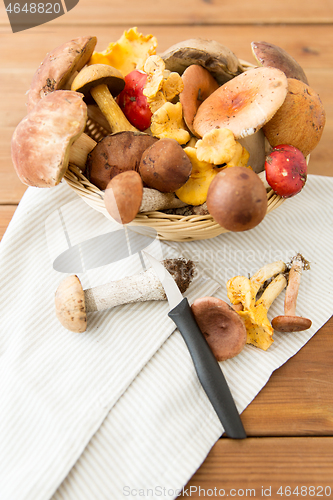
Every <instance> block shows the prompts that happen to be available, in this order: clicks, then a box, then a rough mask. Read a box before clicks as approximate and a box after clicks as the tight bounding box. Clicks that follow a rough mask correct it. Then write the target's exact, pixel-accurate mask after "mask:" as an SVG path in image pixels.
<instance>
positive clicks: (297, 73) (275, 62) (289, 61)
mask: <svg viewBox="0 0 333 500" xmlns="http://www.w3.org/2000/svg"><path fill="white" fill-rule="evenodd" d="M251 49H252V53H253V55H254V57H255V59H256V61H257V62H258V63H259V64H261V65H262V66H272V67H273V68H277V69H280V70H281V71H283V73H284V74H285V75H286V76H287V78H296V80H301V82H304V83H306V84H308V79H307V77H306V75H305V73H304V71H303V68H302V67H301V66H300V65H299V63H298V62H297V61H296V60H295V59H294V58H293V57H292V56H291V55H289V54H288V52H286V51H285V50H284V49H281V47H278V46H277V45H274V44H273V43H268V42H251Z"/></svg>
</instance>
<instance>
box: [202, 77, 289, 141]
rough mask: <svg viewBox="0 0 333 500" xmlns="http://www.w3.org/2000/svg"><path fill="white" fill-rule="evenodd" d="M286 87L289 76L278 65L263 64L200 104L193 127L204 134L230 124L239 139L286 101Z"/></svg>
mask: <svg viewBox="0 0 333 500" xmlns="http://www.w3.org/2000/svg"><path fill="white" fill-rule="evenodd" d="M287 87H288V80H287V77H286V75H285V74H284V73H283V72H282V71H280V70H279V69H276V68H268V67H267V68H264V67H263V68H255V69H250V70H248V71H245V72H244V73H242V74H241V75H238V76H236V77H235V78H233V79H232V80H230V81H229V82H227V83H225V84H224V85H222V86H221V87H219V88H218V89H217V90H215V92H213V93H212V94H211V95H210V96H209V97H208V98H207V99H206V100H205V101H204V102H203V103H202V104H201V106H200V107H199V109H198V112H197V114H196V116H195V118H194V122H193V128H194V130H195V132H196V133H197V134H198V135H199V136H201V137H202V136H204V135H205V134H206V133H207V132H209V131H210V130H212V129H214V128H228V129H229V130H231V131H232V132H233V134H234V136H235V138H236V139H238V138H240V137H246V136H248V135H252V134H254V133H255V132H256V131H257V130H259V129H260V128H261V127H263V125H264V124H265V123H267V122H268V121H269V120H270V119H271V118H272V116H273V115H274V114H275V113H276V111H277V110H278V109H279V108H280V106H281V105H282V104H283V101H284V100H285V98H286V95H287Z"/></svg>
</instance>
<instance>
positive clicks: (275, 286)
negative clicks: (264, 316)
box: [256, 274, 287, 311]
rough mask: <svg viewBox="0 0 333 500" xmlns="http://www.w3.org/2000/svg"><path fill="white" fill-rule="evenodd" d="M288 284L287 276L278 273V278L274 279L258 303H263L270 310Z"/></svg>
mask: <svg viewBox="0 0 333 500" xmlns="http://www.w3.org/2000/svg"><path fill="white" fill-rule="evenodd" d="M286 285H287V280H286V278H285V276H283V274H278V275H277V276H276V278H274V279H273V281H272V282H271V283H270V284H269V285H268V287H267V288H266V289H265V291H264V292H263V294H262V296H261V297H260V299H259V300H258V301H257V303H256V305H257V304H262V305H263V306H264V307H265V309H266V310H267V311H268V309H269V308H270V307H271V305H272V303H273V302H274V300H275V299H276V298H277V297H278V296H279V295H280V293H281V292H282V290H284V288H285V287H286Z"/></svg>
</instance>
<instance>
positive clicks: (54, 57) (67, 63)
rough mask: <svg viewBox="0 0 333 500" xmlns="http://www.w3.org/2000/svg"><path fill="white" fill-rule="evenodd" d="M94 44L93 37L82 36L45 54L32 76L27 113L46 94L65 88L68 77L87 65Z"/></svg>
mask: <svg viewBox="0 0 333 500" xmlns="http://www.w3.org/2000/svg"><path fill="white" fill-rule="evenodd" d="M96 43H97V38H96V37H95V36H82V37H78V38H74V40H70V41H69V42H66V43H64V44H62V45H60V46H59V47H56V48H55V49H54V50H52V51H51V52H49V53H48V54H47V56H46V57H45V59H44V61H43V62H42V63H41V64H40V66H39V68H38V69H37V71H36V73H35V74H34V76H33V79H32V82H31V86H30V89H29V91H28V102H27V109H28V113H29V112H30V111H31V110H32V108H34V107H35V106H36V104H37V103H38V101H40V99H43V97H45V96H46V95H47V94H49V93H50V92H53V91H54V90H61V89H63V88H64V87H65V85H66V84H67V82H68V80H69V79H70V77H71V76H72V75H74V73H75V72H76V71H80V70H81V69H82V68H83V66H85V64H87V62H88V61H89V59H90V57H91V55H92V53H93V51H94V48H95V45H96Z"/></svg>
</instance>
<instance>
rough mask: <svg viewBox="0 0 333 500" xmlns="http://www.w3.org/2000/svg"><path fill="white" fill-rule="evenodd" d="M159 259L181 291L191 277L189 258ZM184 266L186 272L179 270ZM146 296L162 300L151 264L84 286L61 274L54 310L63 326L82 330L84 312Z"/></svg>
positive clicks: (75, 278)
mask: <svg viewBox="0 0 333 500" xmlns="http://www.w3.org/2000/svg"><path fill="white" fill-rule="evenodd" d="M163 263H164V265H165V267H166V269H167V270H168V271H169V272H170V273H171V274H172V275H173V277H174V279H175V280H176V283H177V285H178V286H179V288H180V290H181V291H182V293H183V292H185V291H186V289H187V288H188V286H189V285H190V283H191V280H192V278H193V274H194V264H193V262H192V261H184V260H182V259H166V260H165V261H163ZM184 266H185V270H186V272H183V270H184ZM180 270H181V272H180ZM148 300H166V295H165V292H164V288H163V286H162V284H161V281H160V280H159V279H158V278H157V276H156V274H155V272H154V270H153V269H152V268H150V269H148V270H147V271H144V272H142V273H140V274H136V275H134V276H127V277H125V278H123V279H121V280H118V281H113V282H110V283H107V284H105V285H99V286H96V287H94V288H90V289H87V290H83V287H82V285H81V282H80V280H79V278H78V277H77V276H76V275H72V276H68V277H67V278H65V279H64V280H63V281H62V282H61V283H60V285H59V286H58V288H57V291H56V294H55V311H56V316H57V318H58V320H59V321H60V323H61V324H62V325H63V326H64V327H65V328H67V330H70V331H72V332H77V333H82V332H84V331H85V330H86V328H87V314H88V313H90V312H95V311H103V310H106V309H110V308H112V307H116V306H119V305H122V304H130V303H133V302H144V301H148Z"/></svg>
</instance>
